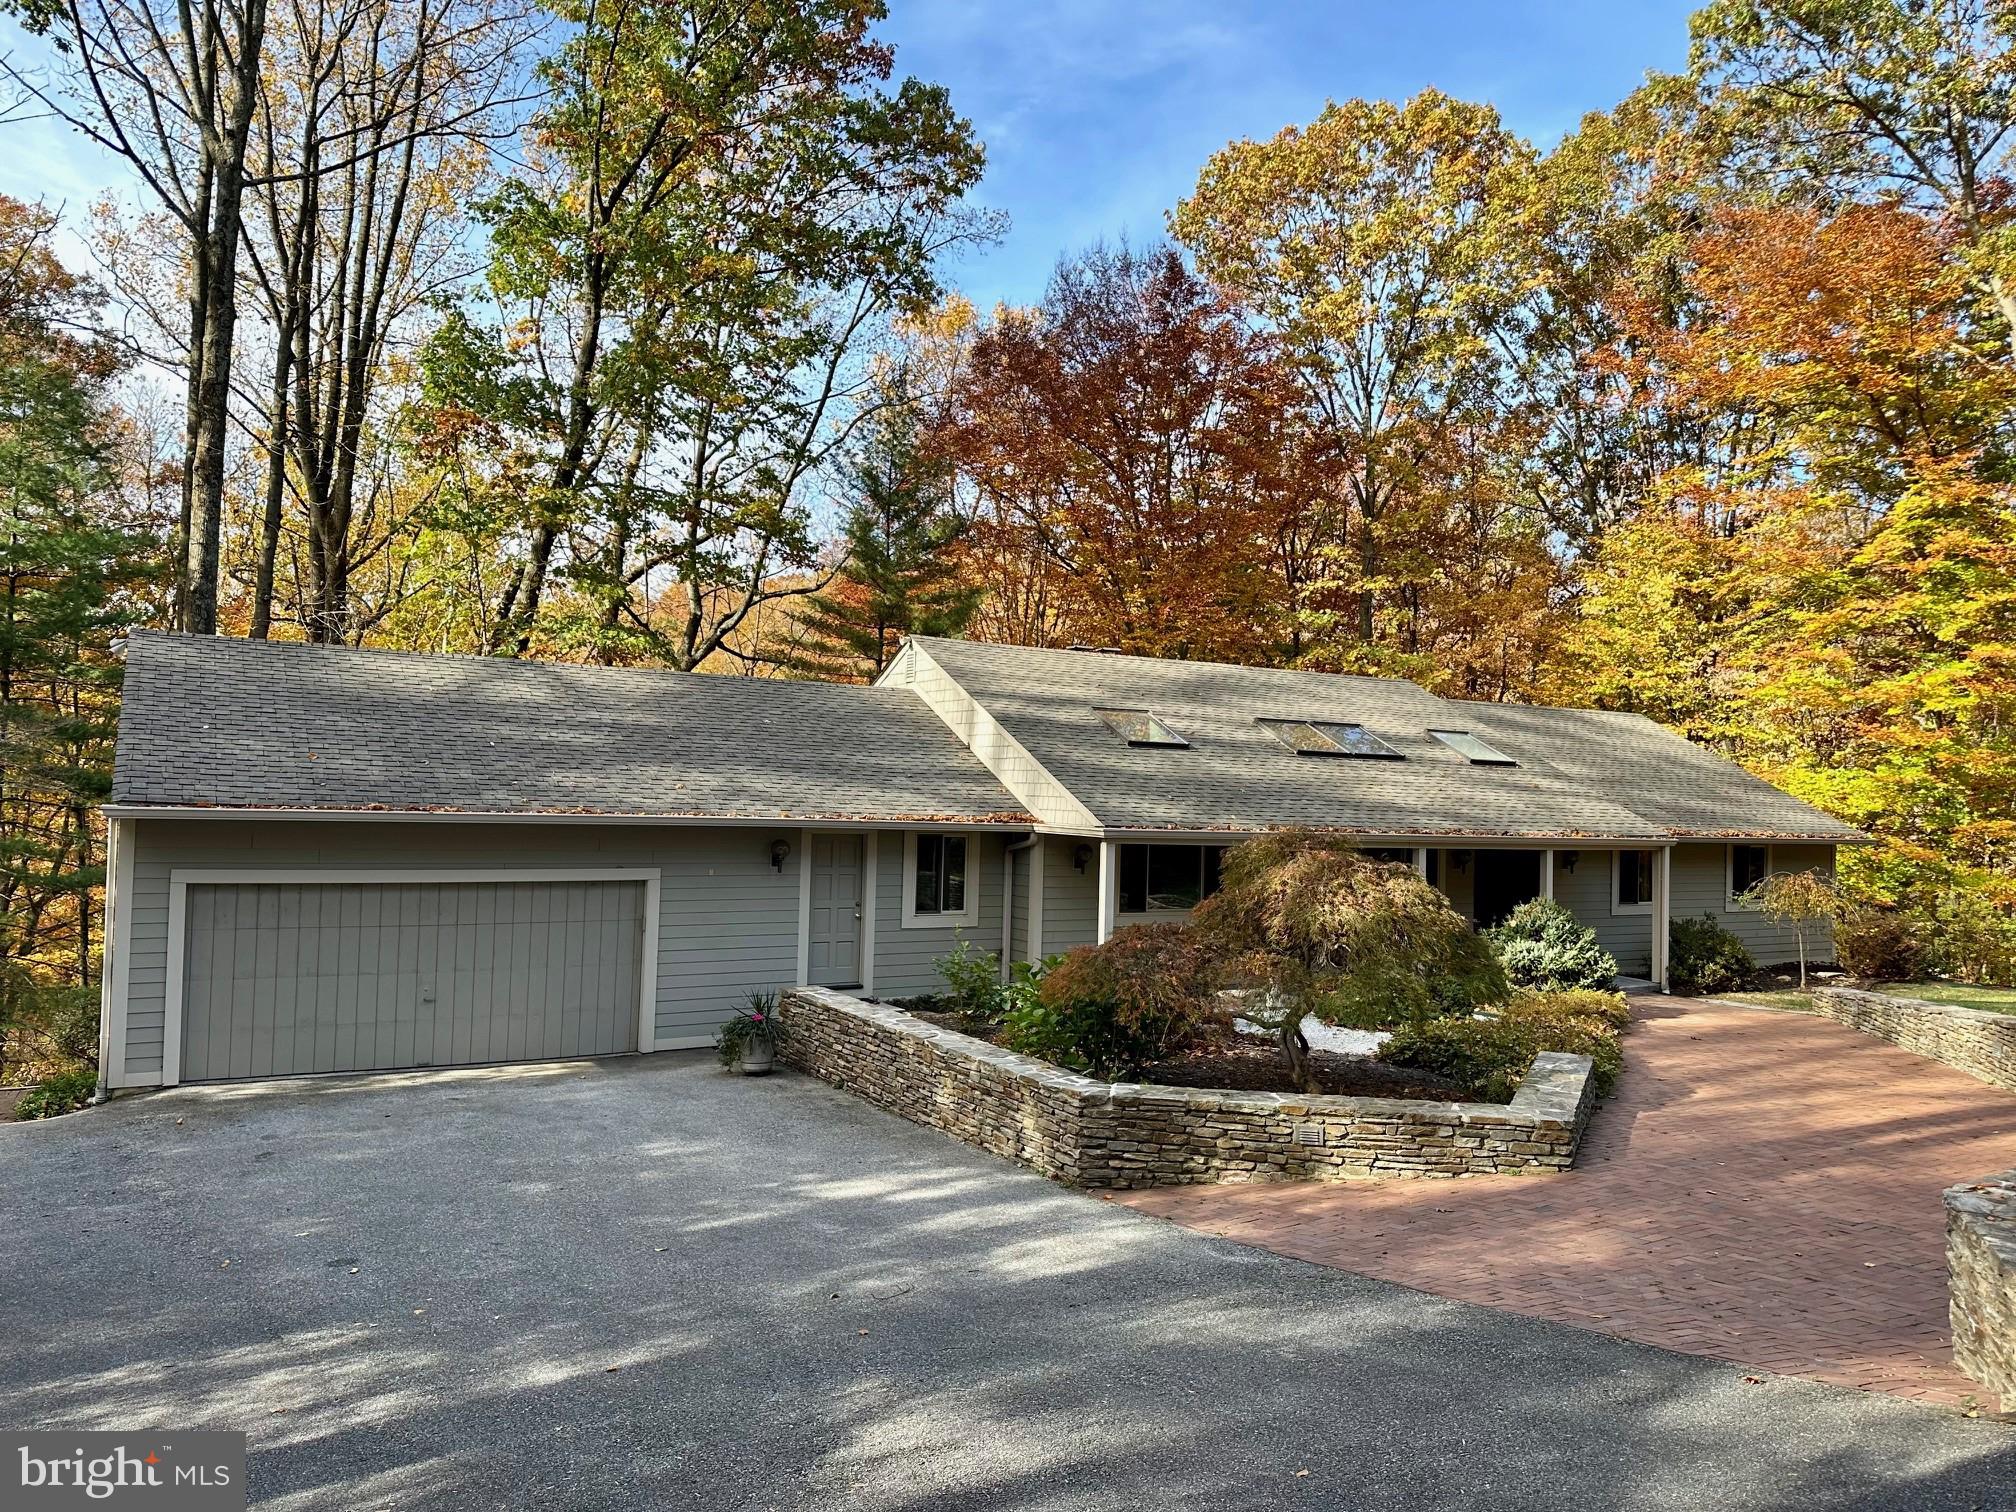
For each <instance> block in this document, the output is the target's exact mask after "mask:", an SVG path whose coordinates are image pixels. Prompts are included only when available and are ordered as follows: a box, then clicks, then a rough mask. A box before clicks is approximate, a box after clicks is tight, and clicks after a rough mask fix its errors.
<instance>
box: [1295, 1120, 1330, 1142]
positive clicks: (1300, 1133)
mask: <svg viewBox="0 0 2016 1512" xmlns="http://www.w3.org/2000/svg"><path fill="white" fill-rule="evenodd" d="M1295 1143H1297V1144H1298V1145H1320V1144H1322V1143H1323V1125H1321V1124H1297V1125H1295Z"/></svg>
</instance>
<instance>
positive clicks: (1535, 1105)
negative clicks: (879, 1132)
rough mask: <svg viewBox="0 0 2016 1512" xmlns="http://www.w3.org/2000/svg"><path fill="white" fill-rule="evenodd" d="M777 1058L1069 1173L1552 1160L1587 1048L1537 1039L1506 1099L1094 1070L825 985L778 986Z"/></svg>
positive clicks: (1262, 1172) (1160, 1182)
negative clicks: (1150, 1081)
mask: <svg viewBox="0 0 2016 1512" xmlns="http://www.w3.org/2000/svg"><path fill="white" fill-rule="evenodd" d="M780 1014H781V1017H782V1022H783V1025H784V1032H783V1034H782V1036H781V1038H780V1040H779V1054H780V1056H781V1057H782V1058H783V1060H784V1061H785V1063H786V1064H788V1065H791V1066H793V1067H796V1068H797V1069H799V1070H801V1071H805V1072H808V1073H809V1074H811V1075H813V1076H816V1077H818V1078H820V1079H821V1080H822V1081H826V1082H829V1083H831V1084H832V1085H834V1086H836V1087H841V1088H844V1089H845V1090H847V1091H849V1092H853V1093H856V1094H858V1095H859V1096H862V1097H865V1098H867V1099H868V1100H869V1101H871V1102H873V1103H875V1104H876V1105H878V1106H880V1107H883V1108H886V1109H888V1110H889V1111H891V1112H893V1113H898V1114H900V1115H902V1116H903V1117H905V1118H908V1119H911V1120H913V1121H915V1122H917V1123H921V1124H926V1125H928V1126H930V1127H932V1128H936V1129H940V1130H943V1131H944V1132H945V1133H948V1134H951V1135H953V1136H955V1137H957V1138H959V1139H962V1140H964V1141H966V1142H967V1143H968V1144H972V1145H976V1146H978V1147H979V1148H981V1149H985V1150H992V1151H993V1152H995V1153H996V1154H999V1155H1003V1156H1006V1157H1008V1158H1009V1159H1012V1160H1019V1161H1021V1162H1023V1163H1024V1164H1027V1165H1030V1166H1032V1167H1034V1168H1035V1169H1036V1170H1039V1171H1042V1172H1043V1173H1044V1174H1046V1175H1049V1176H1054V1177H1056V1178H1057V1179H1059V1180H1061V1181H1065V1182H1069V1183H1071V1184H1072V1185H1075V1186H1083V1187H1093V1188H1128V1187H1148V1186H1169V1185H1180V1184H1185V1183H1189V1182H1214V1181H1230V1182H1242V1181H1277V1180H1296V1179H1303V1180H1310V1179H1313V1180H1338V1179H1343V1178H1349V1177H1359V1176H1479V1175H1504V1174H1511V1173H1525V1172H1544V1171H1564V1170H1567V1169H1568V1168H1569V1167H1570V1166H1571V1165H1573V1163H1574V1160H1575V1151H1576V1149H1577V1147H1578V1146H1579V1144H1580V1142H1581V1137H1582V1130H1583V1127H1584V1125H1585V1123H1586V1122H1587V1120H1588V1116H1589V1112H1590V1109H1591V1108H1592V1107H1593V1105H1594V1103H1595V1096H1596V1091H1595V1086H1596V1075H1595V1073H1594V1068H1593V1067H1592V1065H1591V1062H1590V1060H1589V1058H1588V1057H1586V1056H1580V1055H1569V1054H1563V1053H1560V1052H1557V1051H1542V1052H1540V1053H1539V1054H1537V1055H1535V1056H1533V1057H1532V1058H1531V1060H1530V1063H1529V1064H1528V1065H1526V1066H1524V1067H1523V1068H1522V1070H1523V1072H1524V1075H1523V1077H1522V1079H1521V1084H1520V1086H1519V1088H1518V1090H1517V1092H1516V1093H1514V1095H1513V1097H1512V1099H1511V1101H1510V1102H1509V1103H1481V1102H1474V1101H1435V1100H1428V1099H1423V1098H1395V1097H1340V1096H1329V1095H1321V1094H1310V1093H1299V1092H1298V1093H1286V1092H1261V1091H1243V1090H1234V1089H1225V1088H1206V1087H1183V1086H1173V1085H1142V1084H1138V1083H1115V1082H1112V1081H1100V1080H1095V1079H1093V1078H1091V1077H1088V1076H1083V1075H1080V1074H1078V1073H1076V1072H1072V1071H1067V1070H1063V1069H1061V1068H1059V1067H1058V1066H1056V1065H1054V1064H1051V1063H1049V1062H1047V1061H1041V1060H1036V1059H1034V1058H1032V1057H1030V1056H1027V1055H1021V1054H1017V1053H1016V1052H1014V1051H1012V1050H1008V1049H1005V1048H1003V1047H1001V1046H1000V1045H997V1044H993V1043H990V1042H989V1041H986V1040H981V1039H977V1038H974V1037H972V1036H970V1035H967V1034H963V1033H960V1032H959V1031H958V1030H956V1029H953V1028H951V1027H949V1026H947V1025H945V1024H939V1023H932V1022H930V1021H929V1020H927V1019H925V1018H923V1017H920V1016H918V1015H916V1014H912V1013H907V1012H905V1011H903V1010H902V1009H900V1008H897V1007H895V1006H894V1005H891V1004H887V1003H871V1002H867V1001H864V1000H862V999H858V998H850V997H848V996H846V995H845V994H842V993H837V992H833V991H830V990H827V989H824V988H817V987H800V988H795V989H793V990H791V991H789V992H787V993H785V994H783V998H782V1003H781V1005H780Z"/></svg>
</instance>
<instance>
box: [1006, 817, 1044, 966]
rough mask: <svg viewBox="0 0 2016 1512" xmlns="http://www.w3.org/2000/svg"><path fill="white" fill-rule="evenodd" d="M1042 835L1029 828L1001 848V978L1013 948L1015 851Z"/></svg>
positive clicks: (1022, 849)
mask: <svg viewBox="0 0 2016 1512" xmlns="http://www.w3.org/2000/svg"><path fill="white" fill-rule="evenodd" d="M1042 838H1043V837H1042V836H1041V835H1039V834H1037V833H1036V832H1035V831H1034V830H1031V831H1030V832H1029V833H1028V834H1026V835H1024V836H1023V837H1022V838H1021V839H1020V840H1017V841H1016V842H1015V843H1014V844H1013V845H1004V846H1003V847H1002V848H1001V980H1002V981H1004V982H1005V981H1007V980H1008V967H1009V961H1008V956H1009V952H1010V951H1012V950H1013V949H1014V948H1015V853H1016V852H1017V851H1026V850H1028V849H1029V848H1030V847H1031V846H1033V845H1035V844H1036V843H1037V842H1038V841H1039V840H1041V839H1042Z"/></svg>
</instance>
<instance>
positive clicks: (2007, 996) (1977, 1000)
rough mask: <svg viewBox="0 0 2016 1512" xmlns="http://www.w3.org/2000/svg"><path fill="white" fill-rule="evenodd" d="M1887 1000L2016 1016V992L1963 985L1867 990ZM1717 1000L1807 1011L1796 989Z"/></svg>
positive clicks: (1889, 986) (1725, 994)
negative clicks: (1911, 1000) (1897, 999)
mask: <svg viewBox="0 0 2016 1512" xmlns="http://www.w3.org/2000/svg"><path fill="white" fill-rule="evenodd" d="M1871 990H1873V991H1876V992H1882V993H1887V994H1889V995H1890V996H1891V997H1901V998H1917V999H1918V1000H1919V1001H1920V1002H1922V1003H1944V1004H1946V1005H1947V1006H1949V1007H1953V1008H1985V1009H1987V1010H1988V1011H1989V1012H1990V1013H2016V988H2011V987H1973V986H1969V985H1968V984H1967V983H1965V982H1885V983H1883V984H1882V985H1881V986H1879V987H1876V988H1873V989H1871ZM1716 996H1717V997H1723V998H1727V999H1728V1000H1729V1001H1730V1002H1732V1003H1755V1004H1757V1005H1758V1006H1759V1007H1760V1008H1795V1009H1800V1010H1802V1011H1803V1010H1805V1009H1809V1008H1811V1007H1812V1006H1813V1004H1812V1002H1811V1000H1810V999H1809V998H1808V996H1807V995H1806V994H1805V993H1803V992H1801V991H1799V989H1798V988H1796V987H1776V988H1769V989H1766V990H1765V991H1762V992H1721V993H1717V994H1716Z"/></svg>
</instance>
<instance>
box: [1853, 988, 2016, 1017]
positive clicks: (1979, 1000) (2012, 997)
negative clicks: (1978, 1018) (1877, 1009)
mask: <svg viewBox="0 0 2016 1512" xmlns="http://www.w3.org/2000/svg"><path fill="white" fill-rule="evenodd" d="M1876 990H1877V991H1878V992H1886V993H1888V994H1889V995H1890V996H1891V997H1906V998H1918V999H1920V1000H1921V1001H1923V1002H1927V1003H1945V1004H1947V1005H1949V1006H1951V1007H1954V1008H1986V1009H1987V1010H1988V1011H1989V1012H1990V1013H2016V987H1971V986H1969V985H1968V984H1967V983H1965V982H1885V983H1884V984H1883V985H1882V986H1881V987H1878V988H1877V989H1876Z"/></svg>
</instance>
